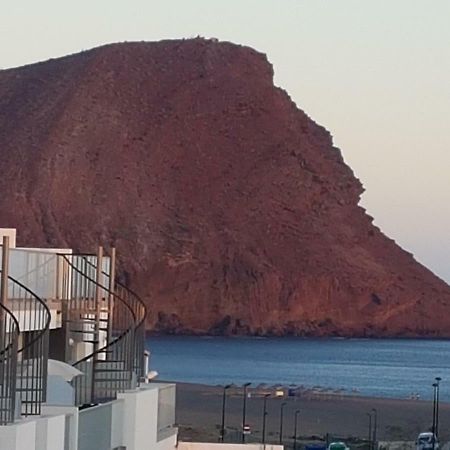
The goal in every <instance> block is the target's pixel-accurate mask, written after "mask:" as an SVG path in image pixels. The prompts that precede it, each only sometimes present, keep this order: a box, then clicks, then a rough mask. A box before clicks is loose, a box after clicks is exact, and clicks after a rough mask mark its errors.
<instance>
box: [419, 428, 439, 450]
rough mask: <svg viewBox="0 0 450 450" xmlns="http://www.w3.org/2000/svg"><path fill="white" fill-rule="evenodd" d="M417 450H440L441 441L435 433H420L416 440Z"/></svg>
mask: <svg viewBox="0 0 450 450" xmlns="http://www.w3.org/2000/svg"><path fill="white" fill-rule="evenodd" d="M416 450H439V440H438V438H437V437H436V435H435V434H434V433H432V432H431V431H427V432H425V433H420V434H419V436H417V440H416Z"/></svg>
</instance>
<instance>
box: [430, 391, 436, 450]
mask: <svg viewBox="0 0 450 450" xmlns="http://www.w3.org/2000/svg"><path fill="white" fill-rule="evenodd" d="M432 386H433V424H432V425H431V431H432V432H433V436H434V435H435V434H436V390H437V389H436V388H437V383H433V384H432ZM433 450H434V439H433Z"/></svg>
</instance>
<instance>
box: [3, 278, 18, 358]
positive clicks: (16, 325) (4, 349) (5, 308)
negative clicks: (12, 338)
mask: <svg viewBox="0 0 450 450" xmlns="http://www.w3.org/2000/svg"><path fill="white" fill-rule="evenodd" d="M0 272H1V270H0ZM0 309H1V310H2V311H3V312H4V313H5V314H6V316H8V317H9V320H10V321H11V322H13V324H14V327H13V329H12V331H9V332H10V333H13V334H14V335H16V336H17V341H18V340H19V333H20V331H19V322H17V319H16V317H15V316H14V314H13V313H12V312H11V311H10V310H9V309H8V308H7V307H6V306H4V305H2V304H1V303H0ZM1 314H2V313H1V312H0V315H1ZM0 342H1V341H0ZM12 346H13V342H10V343H8V345H7V346H6V347H4V348H3V349H1V350H0V356H1V355H3V354H5V353H6V352H7V351H8V350H9V349H10V348H11V347H12Z"/></svg>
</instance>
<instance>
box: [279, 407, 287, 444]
mask: <svg viewBox="0 0 450 450" xmlns="http://www.w3.org/2000/svg"><path fill="white" fill-rule="evenodd" d="M286 404H287V403H286V402H283V403H282V404H281V407H280V445H282V444H283V415H284V414H283V413H284V407H285V406H286Z"/></svg>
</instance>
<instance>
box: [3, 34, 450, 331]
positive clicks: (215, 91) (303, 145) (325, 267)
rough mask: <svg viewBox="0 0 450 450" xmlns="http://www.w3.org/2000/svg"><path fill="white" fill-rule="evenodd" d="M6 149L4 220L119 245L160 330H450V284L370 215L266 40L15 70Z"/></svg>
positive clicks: (41, 236)
mask: <svg viewBox="0 0 450 450" xmlns="http://www.w3.org/2000/svg"><path fill="white" fill-rule="evenodd" d="M299 76H301V74H299ZM0 156H1V158H0V169H1V175H2V176H1V178H0V188H1V192H2V195H1V197H0V224H1V225H2V226H11V227H17V228H18V230H19V237H20V238H21V242H19V244H23V245H52V246H66V245H67V246H74V247H76V248H78V249H79V250H91V249H92V248H93V247H94V246H95V245H96V243H97V242H98V241H100V242H102V243H103V244H104V245H105V246H110V245H115V246H117V248H118V251H119V252H120V253H119V254H120V256H121V262H122V267H123V268H126V272H124V274H123V275H124V276H126V277H127V278H128V279H129V281H130V282H131V283H132V285H133V287H134V288H135V289H138V290H139V291H140V292H141V293H142V295H143V297H144V298H145V299H146V301H147V302H148V305H149V306H150V312H151V315H150V318H149V321H148V326H149V329H151V330H153V331H155V332H167V333H192V332H193V333H214V334H268V335H269V334H275V335H292V334H295V335H308V336H310V335H311V336H324V335H343V336H413V335H414V336H415V335H420V336H450V318H449V314H448V311H449V307H450V288H449V287H448V286H447V285H446V284H445V283H444V282H442V281H441V280H439V279H438V278H437V277H435V276H434V275H433V274H432V273H431V272H430V271H428V270H427V269H426V268H424V267H423V266H421V265H420V264H418V263H417V262H416V261H415V260H414V258H413V257H412V256H411V255H410V254H409V253H407V252H405V251H403V250H402V249H401V248H399V247H398V246H397V245H396V244H395V242H394V241H392V240H391V239H389V238H387V237H386V236H384V235H383V234H382V233H381V232H380V230H379V229H378V228H376V227H375V226H374V225H373V224H372V218H371V217H370V216H368V215H367V214H366V212H365V211H364V210H363V209H362V208H361V207H360V206H358V202H359V200H360V195H361V193H362V192H363V188H362V186H361V183H360V182H359V181H358V180H357V179H356V178H355V176H354V174H353V173H352V171H351V169H350V168H349V167H348V166H347V165H346V164H345V163H344V161H343V159H342V156H341V153H340V151H339V149H337V148H335V147H334V146H333V143H332V139H331V136H330V133H329V132H328V131H326V130H325V129H324V128H322V127H321V126H319V125H317V124H316V123H314V122H313V121H312V120H311V119H310V118H309V117H308V116H307V115H306V114H305V113H304V112H303V111H301V110H300V109H298V108H297V107H296V105H295V104H294V103H293V102H292V100H291V99H290V98H289V96H288V95H287V94H286V92H284V91H283V90H281V89H279V88H276V87H274V85H273V69H272V66H271V65H270V63H269V62H268V61H267V59H266V57H265V56H264V55H262V54H260V53H258V52H256V51H254V50H252V49H250V48H246V47H241V46H238V45H233V44H230V43H220V42H216V41H207V40H203V39H193V40H179V41H162V42H156V43H127V44H116V45H108V46H104V47H101V48H97V49H94V50H91V51H88V52H84V53H80V54H77V55H72V56H68V57H65V58H61V59H55V60H50V61H47V62H43V63H40V64H34V65H30V66H26V67H21V68H18V69H12V70H4V71H0ZM392 195H395V193H393V194H392Z"/></svg>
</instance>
